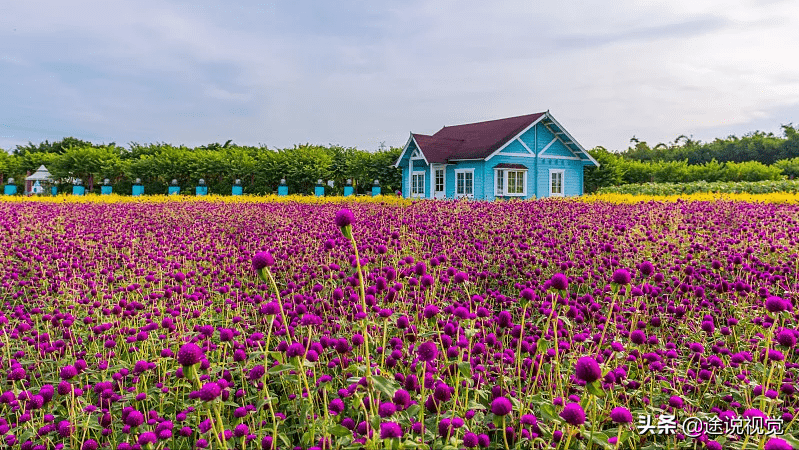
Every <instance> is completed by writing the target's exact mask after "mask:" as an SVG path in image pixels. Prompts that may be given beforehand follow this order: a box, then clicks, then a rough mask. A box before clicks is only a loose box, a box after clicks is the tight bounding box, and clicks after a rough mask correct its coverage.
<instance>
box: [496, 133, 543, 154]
mask: <svg viewBox="0 0 799 450" xmlns="http://www.w3.org/2000/svg"><path fill="white" fill-rule="evenodd" d="M516 140H517V141H519V144H521V145H522V147H524V149H525V150H526V151H527V153H497V154H496V155H494V156H511V157H517V156H518V157H520V158H535V153H534V152H533V151H532V150H530V147H528V146H527V144H525V143H524V141H522V140H521V139H519V138H516ZM510 142H513V141H510Z"/></svg>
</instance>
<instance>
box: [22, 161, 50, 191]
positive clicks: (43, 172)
mask: <svg viewBox="0 0 799 450" xmlns="http://www.w3.org/2000/svg"><path fill="white" fill-rule="evenodd" d="M51 177H52V175H50V171H49V170H47V167H44V165H41V166H39V168H38V169H36V172H34V173H33V175H29V176H27V177H25V195H31V194H41V193H43V192H44V188H42V183H45V182H47V183H52V181H53V179H52V178H51ZM34 183H35V185H38V189H34ZM37 191H38V192H37Z"/></svg>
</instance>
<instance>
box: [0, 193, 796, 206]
mask: <svg viewBox="0 0 799 450" xmlns="http://www.w3.org/2000/svg"><path fill="white" fill-rule="evenodd" d="M680 199H681V200H683V201H699V202H709V201H718V200H729V201H740V202H750V203H799V194H796V193H789V192H774V193H769V194H715V193H695V194H680V195H632V194H595V195H585V196H581V197H570V198H569V199H568V200H576V201H581V202H588V203H593V202H608V203H640V202H648V201H656V202H676V201H677V200H680ZM550 200H552V199H550ZM530 201H535V200H530ZM0 202H11V203H19V202H44V203H166V202H222V203H288V202H296V203H307V204H330V203H352V202H358V203H382V204H387V205H399V206H407V205H410V204H411V203H412V200H409V199H407V198H401V197H397V196H394V195H378V196H376V197H371V196H359V197H340V196H326V197H316V196H312V195H285V196H278V195H265V196H258V195H241V196H231V195H207V196H201V197H198V196H191V195H172V196H167V195H143V196H139V197H132V196H129V195H117V194H111V195H97V194H87V195H84V196H77V195H66V194H61V195H57V196H55V197H52V196H32V197H24V196H16V195H15V196H0Z"/></svg>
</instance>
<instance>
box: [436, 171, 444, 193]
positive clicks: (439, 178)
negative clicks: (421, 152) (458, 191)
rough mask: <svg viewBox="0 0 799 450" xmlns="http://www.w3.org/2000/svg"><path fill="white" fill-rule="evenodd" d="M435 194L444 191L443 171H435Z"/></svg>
mask: <svg viewBox="0 0 799 450" xmlns="http://www.w3.org/2000/svg"><path fill="white" fill-rule="evenodd" d="M435 190H436V192H443V191H444V169H436V189H435Z"/></svg>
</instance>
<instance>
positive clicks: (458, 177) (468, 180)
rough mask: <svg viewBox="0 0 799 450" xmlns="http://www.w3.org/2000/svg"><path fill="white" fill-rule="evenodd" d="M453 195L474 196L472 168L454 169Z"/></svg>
mask: <svg viewBox="0 0 799 450" xmlns="http://www.w3.org/2000/svg"><path fill="white" fill-rule="evenodd" d="M455 196H456V197H474V169H455Z"/></svg>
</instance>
